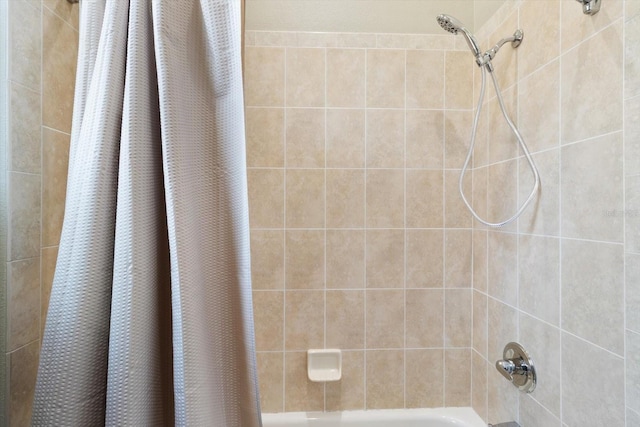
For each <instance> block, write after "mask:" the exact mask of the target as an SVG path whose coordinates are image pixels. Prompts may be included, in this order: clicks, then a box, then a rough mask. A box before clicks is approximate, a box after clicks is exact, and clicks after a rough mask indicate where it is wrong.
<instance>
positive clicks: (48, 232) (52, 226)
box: [42, 128, 69, 246]
mask: <svg viewBox="0 0 640 427" xmlns="http://www.w3.org/2000/svg"><path fill="white" fill-rule="evenodd" d="M68 169H69V136H68V135H66V134H64V133H61V132H57V131H54V130H51V129H47V128H43V129H42V217H43V218H46V219H47V220H46V221H44V222H43V223H42V245H43V246H55V245H57V244H58V243H60V233H61V232H62V221H63V219H64V205H65V197H66V194H67V170H68Z"/></svg>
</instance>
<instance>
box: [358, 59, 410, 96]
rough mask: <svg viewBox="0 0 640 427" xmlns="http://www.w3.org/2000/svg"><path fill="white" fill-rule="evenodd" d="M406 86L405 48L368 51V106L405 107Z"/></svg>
mask: <svg viewBox="0 0 640 427" xmlns="http://www.w3.org/2000/svg"><path fill="white" fill-rule="evenodd" d="M404 86H405V52H404V51H403V50H384V49H375V50H368V51H367V107H370V108H380V107H382V108H403V107H404V104H405V101H404Z"/></svg>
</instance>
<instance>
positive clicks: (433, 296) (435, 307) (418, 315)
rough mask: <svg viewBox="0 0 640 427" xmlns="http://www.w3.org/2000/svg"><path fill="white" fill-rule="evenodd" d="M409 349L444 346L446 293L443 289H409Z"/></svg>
mask: <svg viewBox="0 0 640 427" xmlns="http://www.w3.org/2000/svg"><path fill="white" fill-rule="evenodd" d="M405 324H406V326H405V327H406V334H407V337H406V341H405V346H406V347H407V348H428V347H438V348H441V347H443V346H444V339H443V330H444V292H443V291H442V289H407V291H406V319H405Z"/></svg>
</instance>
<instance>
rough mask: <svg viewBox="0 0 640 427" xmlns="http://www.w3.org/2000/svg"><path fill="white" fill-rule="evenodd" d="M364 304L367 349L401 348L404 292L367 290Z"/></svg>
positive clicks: (402, 341)
mask: <svg viewBox="0 0 640 427" xmlns="http://www.w3.org/2000/svg"><path fill="white" fill-rule="evenodd" d="M365 304H366V315H365V322H366V346H367V348H371V349H379V348H403V347H404V313H405V307H404V292H403V291H402V290H384V291H382V290H367V291H366V302H365Z"/></svg>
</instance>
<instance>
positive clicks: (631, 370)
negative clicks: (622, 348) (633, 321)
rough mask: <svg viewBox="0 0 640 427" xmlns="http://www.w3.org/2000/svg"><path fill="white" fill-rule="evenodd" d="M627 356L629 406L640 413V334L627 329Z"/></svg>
mask: <svg viewBox="0 0 640 427" xmlns="http://www.w3.org/2000/svg"><path fill="white" fill-rule="evenodd" d="M625 358H626V363H625V364H626V367H627V372H626V385H627V391H626V394H627V406H628V407H629V409H632V410H633V411H635V412H638V413H640V334H636V333H634V332H629V331H627V348H626V353H625Z"/></svg>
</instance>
